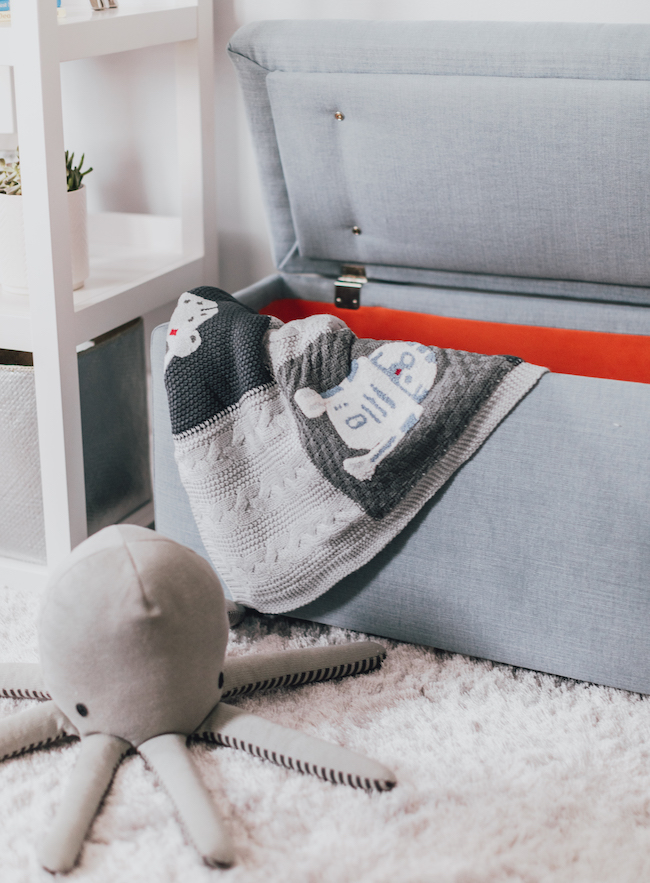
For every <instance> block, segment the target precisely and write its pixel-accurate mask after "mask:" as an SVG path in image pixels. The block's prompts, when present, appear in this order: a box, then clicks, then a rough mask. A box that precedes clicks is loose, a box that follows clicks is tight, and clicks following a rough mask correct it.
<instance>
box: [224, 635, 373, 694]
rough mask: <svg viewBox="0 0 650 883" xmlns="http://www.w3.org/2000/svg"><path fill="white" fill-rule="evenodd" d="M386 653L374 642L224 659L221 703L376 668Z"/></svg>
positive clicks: (359, 642) (357, 642)
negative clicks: (265, 691) (260, 691)
mask: <svg viewBox="0 0 650 883" xmlns="http://www.w3.org/2000/svg"><path fill="white" fill-rule="evenodd" d="M385 656H386V650H385V649H384V648H383V647H382V645H381V644H377V643H375V642H374V641H356V642H355V643H352V644H330V645H327V646H325V647H309V648H305V649H301V650H283V651H281V652H278V653H257V654H255V655H249V656H239V657H236V658H234V659H226V662H225V664H224V672H223V674H224V686H223V693H222V694H221V698H222V699H233V698H234V697H235V696H243V695H249V694H251V693H255V692H257V691H258V690H271V689H273V688H275V687H286V686H292V687H296V686H300V685H303V684H313V683H316V682H317V681H325V680H330V679H332V678H341V677H346V676H348V675H355V674H361V673H362V672H368V671H373V670H374V669H376V668H379V666H380V665H381V663H382V662H383V660H384V658H385Z"/></svg>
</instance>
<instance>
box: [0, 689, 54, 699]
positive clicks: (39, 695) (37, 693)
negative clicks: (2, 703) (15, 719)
mask: <svg viewBox="0 0 650 883" xmlns="http://www.w3.org/2000/svg"><path fill="white" fill-rule="evenodd" d="M0 696H1V697H2V698H3V699H42V700H48V699H51V698H52V697H51V696H50V694H49V693H46V692H45V690H29V689H22V688H16V689H14V688H9V687H3V688H2V689H1V690H0Z"/></svg>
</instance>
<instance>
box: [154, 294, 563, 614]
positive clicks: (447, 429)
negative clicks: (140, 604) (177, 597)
mask: <svg viewBox="0 0 650 883" xmlns="http://www.w3.org/2000/svg"><path fill="white" fill-rule="evenodd" d="M545 370H546V369H545V368H540V367H537V366H535V365H530V364H528V363H525V362H523V361H522V360H521V359H518V358H515V357H513V356H483V355H477V354H476V353H466V352H461V351H457V350H448V349H441V348H438V347H435V346H424V345H422V344H419V343H412V342H395V341H381V340H361V339H359V338H357V337H356V336H355V335H354V334H353V333H352V332H351V331H350V329H349V328H348V327H347V326H346V325H345V324H344V322H343V321H341V319H339V318H337V317H335V316H331V315H315V316H312V317H310V318H308V319H299V320H296V321H293V322H288V323H286V324H282V323H281V322H280V321H279V320H278V319H274V318H271V317H269V316H262V315H259V314H258V313H256V312H254V311H253V310H251V309H249V308H248V307H246V306H244V305H243V304H241V303H240V302H239V301H237V300H236V299H235V298H233V297H231V296H230V295H228V294H226V293H225V292H223V291H221V290H219V289H218V288H207V287H204V288H196V289H194V290H193V291H190V292H186V293H185V294H183V295H182V296H181V298H180V299H179V302H178V306H177V307H176V309H175V311H174V314H173V316H172V318H171V321H170V323H169V330H168V333H167V353H166V357H165V385H166V388H167V395H168V400H169V410H170V415H171V423H172V432H173V436H174V447H175V455H176V461H177V463H178V468H179V472H180V476H181V480H182V482H183V485H184V486H185V489H186V490H187V494H188V496H189V500H190V504H191V507H192V512H193V514H194V517H195V519H196V523H197V526H198V529H199V532H200V535H201V538H202V540H203V543H204V545H205V548H206V549H207V551H208V553H209V555H210V556H211V558H212V561H213V564H214V566H215V568H216V570H217V572H218V574H219V576H220V577H221V579H222V580H223V581H224V582H225V583H226V585H227V586H228V588H229V589H230V591H231V593H232V595H233V597H234V599H235V600H236V601H239V602H240V603H242V604H245V605H247V606H249V607H254V608H256V609H257V610H260V611H262V612H265V613H283V612H285V611H288V610H293V609H295V608H297V607H300V606H302V605H303V604H306V603H308V602H309V601H312V600H313V599H314V598H317V597H318V596H319V595H321V594H323V592H325V591H327V589H329V588H330V587H331V586H333V585H334V584H335V583H336V582H338V581H339V580H340V579H342V578H343V577H345V576H347V575H348V574H349V573H351V572H352V571H354V570H357V569H358V568H359V567H361V566H362V565H364V564H366V563H367V562H368V561H370V559H371V558H372V557H373V556H374V555H376V554H377V553H378V552H379V551H380V550H381V549H382V548H383V547H384V546H385V545H386V544H387V543H388V542H389V541H390V540H392V539H393V537H395V536H396V535H397V534H398V533H399V531H401V530H402V528H403V527H404V526H405V525H406V524H407V523H408V522H409V521H410V519H411V518H413V516H414V515H415V514H416V513H417V512H418V511H419V509H420V508H421V507H422V506H423V505H424V503H426V501H427V500H429V499H430V498H431V497H432V496H433V495H434V494H435V493H436V491H437V490H438V489H439V488H440V487H441V486H442V485H443V484H444V483H445V482H446V481H447V479H448V478H449V477H450V476H451V475H452V474H453V473H454V472H455V471H456V470H457V469H458V468H459V467H460V466H461V465H462V464H463V463H464V462H465V461H466V460H467V459H468V458H469V457H470V456H471V455H472V454H473V453H474V452H475V451H476V450H477V449H478V448H479V447H480V445H481V444H482V443H483V442H484V441H485V439H486V438H487V437H488V435H489V434H490V433H491V432H492V430H493V429H494V428H495V427H496V426H497V425H498V424H499V422H500V421H501V420H502V419H503V418H504V417H505V416H506V415H507V414H508V412H509V411H510V410H511V409H512V408H513V407H514V406H515V405H516V403H517V402H518V401H519V400H520V399H521V398H522V397H523V396H524V395H525V394H526V393H527V392H528V391H529V390H530V389H531V387H532V386H534V385H535V384H536V383H537V381H538V379H539V378H540V376H541V375H542V374H543V373H544V372H545Z"/></svg>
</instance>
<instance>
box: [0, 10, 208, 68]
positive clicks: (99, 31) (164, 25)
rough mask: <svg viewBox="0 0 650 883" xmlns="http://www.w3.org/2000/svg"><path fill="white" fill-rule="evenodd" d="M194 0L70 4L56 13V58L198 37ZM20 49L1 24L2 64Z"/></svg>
mask: <svg viewBox="0 0 650 883" xmlns="http://www.w3.org/2000/svg"><path fill="white" fill-rule="evenodd" d="M197 18H198V17H197V5H196V0H155V2H148V3H133V4H129V3H127V4H125V5H123V6H120V7H119V8H118V9H105V10H101V11H95V10H93V9H92V7H91V6H90V3H88V6H87V8H86V7H78V6H75V7H72V8H70V9H68V10H66V15H65V16H63V17H61V18H59V22H58V25H59V26H58V37H59V60H60V61H73V60H75V59H78V58H91V57H93V56H96V55H109V54H111V53H113V52H125V51H127V50H129V49H143V48H145V47H147V46H157V45H161V44H163V43H178V42H182V41H184V40H194V39H196V37H197ZM19 55H20V48H19V45H18V41H17V40H16V38H15V35H14V34H13V33H12V28H11V24H10V23H9V22H3V23H2V24H0V64H7V65H11V64H14V63H15V62H16V60H17V58H18V57H19Z"/></svg>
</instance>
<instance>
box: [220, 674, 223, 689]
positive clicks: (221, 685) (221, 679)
mask: <svg viewBox="0 0 650 883" xmlns="http://www.w3.org/2000/svg"><path fill="white" fill-rule="evenodd" d="M222 687H223V672H221V674H220V675H219V689H221V688H222Z"/></svg>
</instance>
